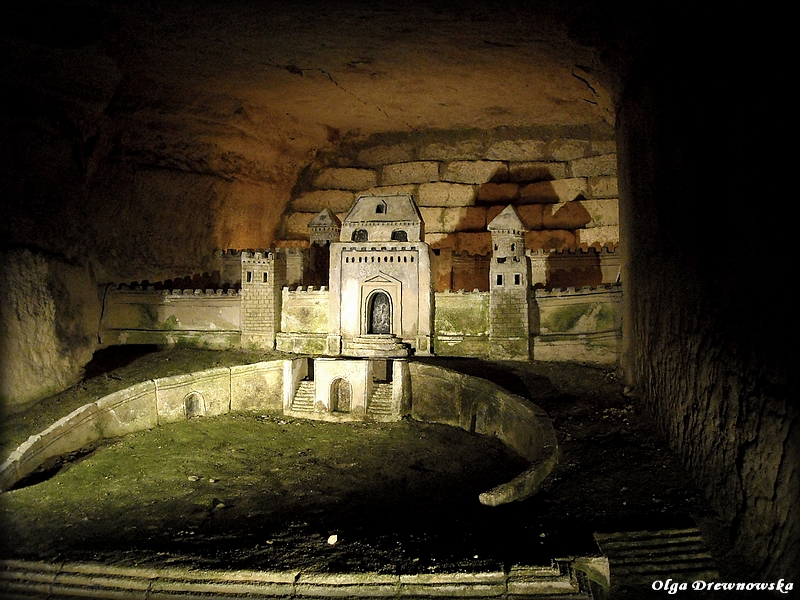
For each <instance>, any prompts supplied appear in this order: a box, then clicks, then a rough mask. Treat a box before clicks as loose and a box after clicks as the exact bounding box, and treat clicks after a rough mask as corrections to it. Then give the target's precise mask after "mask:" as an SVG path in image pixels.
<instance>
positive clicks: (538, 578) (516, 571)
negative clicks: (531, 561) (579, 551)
mask: <svg viewBox="0 0 800 600" xmlns="http://www.w3.org/2000/svg"><path fill="white" fill-rule="evenodd" d="M507 590H508V595H507V597H508V598H509V599H510V598H519V599H520V600H522V599H523V598H525V599H535V598H541V599H545V598H546V599H548V600H578V599H582V600H588V599H590V598H592V595H591V593H589V592H588V591H587V590H582V589H581V585H580V584H579V582H578V581H577V579H575V577H574V575H573V574H572V573H571V572H570V569H569V568H568V567H567V566H566V565H564V566H563V568H562V567H560V566H559V565H553V566H551V567H548V566H539V567H535V566H530V567H528V566H526V567H522V566H515V567H512V568H511V570H510V571H509V573H508V582H507Z"/></svg>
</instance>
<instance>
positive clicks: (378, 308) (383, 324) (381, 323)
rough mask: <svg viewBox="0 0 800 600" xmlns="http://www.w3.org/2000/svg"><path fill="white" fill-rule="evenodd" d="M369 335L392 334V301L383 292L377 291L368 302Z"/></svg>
mask: <svg viewBox="0 0 800 600" xmlns="http://www.w3.org/2000/svg"><path fill="white" fill-rule="evenodd" d="M367 306H368V307H369V313H368V315H367V326H368V329H367V333H369V334H372V335H385V334H390V333H392V299H391V298H390V297H389V294H388V293H386V292H385V291H383V290H375V291H374V292H373V293H372V295H371V296H370V299H369V301H368V302H367Z"/></svg>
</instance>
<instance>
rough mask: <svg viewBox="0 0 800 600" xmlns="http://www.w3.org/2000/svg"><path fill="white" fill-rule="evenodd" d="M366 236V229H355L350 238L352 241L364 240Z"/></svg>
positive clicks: (366, 238)
mask: <svg viewBox="0 0 800 600" xmlns="http://www.w3.org/2000/svg"><path fill="white" fill-rule="evenodd" d="M368 238H369V236H368V235H367V230H366V229H356V230H355V231H354V232H353V235H352V236H351V238H350V239H351V241H353V242H366V241H367V240H368Z"/></svg>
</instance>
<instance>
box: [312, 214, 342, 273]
mask: <svg viewBox="0 0 800 600" xmlns="http://www.w3.org/2000/svg"><path fill="white" fill-rule="evenodd" d="M308 229H309V241H310V243H311V244H310V247H309V249H308V268H307V269H306V273H305V277H304V278H303V283H304V285H313V286H323V285H325V286H327V285H328V278H329V277H330V257H331V243H332V242H338V241H339V235H340V232H341V231H342V222H341V221H340V220H339V218H338V217H337V216H336V215H335V214H333V211H331V209H330V208H324V209H322V210H321V211H320V213H319V214H318V215H317V216H316V217H314V218H313V219H311V221H309V223H308Z"/></svg>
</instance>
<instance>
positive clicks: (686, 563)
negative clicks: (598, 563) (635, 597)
mask: <svg viewBox="0 0 800 600" xmlns="http://www.w3.org/2000/svg"><path fill="white" fill-rule="evenodd" d="M594 538H595V540H596V541H597V545H598V546H599V547H600V550H601V551H602V552H603V554H605V555H606V556H607V557H608V562H609V569H610V574H611V583H612V585H615V586H622V587H626V586H635V585H642V584H649V583H652V582H653V581H654V580H655V579H663V578H664V577H665V576H666V575H669V577H671V578H672V579H673V580H675V581H693V580H695V579H715V578H717V577H718V571H717V568H716V566H715V564H714V558H713V556H711V554H710V553H709V552H708V549H707V548H706V545H705V543H704V542H703V538H702V536H701V534H700V531H699V530H698V529H697V528H694V527H692V528H684V529H664V530H658V531H623V532H613V533H595V534H594Z"/></svg>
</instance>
